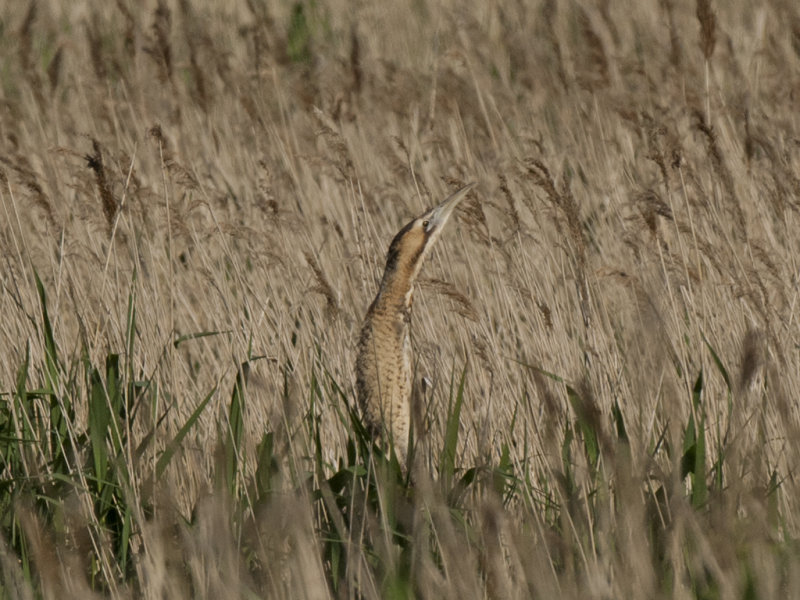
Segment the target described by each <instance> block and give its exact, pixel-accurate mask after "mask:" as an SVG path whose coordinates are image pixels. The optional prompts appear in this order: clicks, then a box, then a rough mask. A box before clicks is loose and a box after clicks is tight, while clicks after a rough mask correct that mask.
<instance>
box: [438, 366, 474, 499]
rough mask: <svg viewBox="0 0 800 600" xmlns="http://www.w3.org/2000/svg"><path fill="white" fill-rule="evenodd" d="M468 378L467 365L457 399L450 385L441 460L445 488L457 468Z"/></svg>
mask: <svg viewBox="0 0 800 600" xmlns="http://www.w3.org/2000/svg"><path fill="white" fill-rule="evenodd" d="M466 379H467V366H466V365H464V369H463V371H461V380H460V382H459V384H458V391H457V392H456V396H455V399H454V398H453V394H452V384H451V386H450V390H451V393H450V403H449V406H448V411H447V427H446V429H445V436H444V447H443V448H442V455H441V461H440V467H439V472H440V475H441V476H442V478H443V481H444V482H445V489H448V488H449V487H450V483H451V482H452V480H453V476H454V475H455V470H456V449H457V446H458V430H459V427H460V425H461V405H462V404H463V402H464V384H465V383H466Z"/></svg>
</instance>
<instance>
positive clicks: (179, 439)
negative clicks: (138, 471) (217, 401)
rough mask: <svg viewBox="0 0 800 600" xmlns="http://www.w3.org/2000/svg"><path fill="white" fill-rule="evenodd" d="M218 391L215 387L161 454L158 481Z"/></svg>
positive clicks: (157, 469)
mask: <svg viewBox="0 0 800 600" xmlns="http://www.w3.org/2000/svg"><path fill="white" fill-rule="evenodd" d="M216 391H217V386H214V389H213V390H211V391H210V392H209V393H208V395H207V396H206V397H205V398H203V399H202V400H201V401H200V404H198V405H197V408H195V409H194V411H192V414H191V416H190V417H189V418H188V419H187V420H186V423H184V424H183V427H181V428H180V429H179V430H178V433H177V434H175V437H174V438H172V440H171V441H170V442H169V443H168V444H167V447H166V448H164V452H162V453H161V456H159V457H158V461H157V462H156V481H157V480H159V479H161V476H162V475H163V474H164V471H165V470H166V469H167V467H168V466H169V463H170V461H171V460H172V457H173V456H174V455H175V452H176V451H177V450H178V448H180V447H181V444H182V443H183V438H185V437H186V434H188V433H189V431H190V430H191V429H192V427H194V425H195V423H197V420H198V419H199V418H200V415H201V414H202V413H203V411H204V410H205V408H206V406H208V403H209V401H210V400H211V398H213V397H214V394H215V393H216Z"/></svg>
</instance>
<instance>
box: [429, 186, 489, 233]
mask: <svg viewBox="0 0 800 600" xmlns="http://www.w3.org/2000/svg"><path fill="white" fill-rule="evenodd" d="M476 185H477V184H476V183H475V182H474V181H473V182H472V183H468V184H467V185H465V186H464V187H462V188H460V189H458V190H456V191H455V192H453V193H452V194H451V195H450V196H449V197H448V198H447V200H445V201H444V202H442V203H441V204H440V205H439V206H437V207H436V208H434V209H433V210H432V211H431V213H430V215H431V216H430V218H429V219H428V221H430V224H429V225H428V231H434V230H435V229H439V228H440V227H442V226H443V225H444V224H445V223H447V220H448V219H449V218H450V215H451V214H453V210H455V208H456V206H457V205H458V203H459V202H461V200H462V199H463V198H464V196H466V195H467V192H468V191H470V190H471V189H472V188H474V187H475V186H476Z"/></svg>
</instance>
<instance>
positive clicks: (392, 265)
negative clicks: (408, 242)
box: [386, 219, 417, 273]
mask: <svg viewBox="0 0 800 600" xmlns="http://www.w3.org/2000/svg"><path fill="white" fill-rule="evenodd" d="M416 222H417V220H416V219H414V220H413V221H411V222H410V223H408V224H407V225H406V226H405V227H403V228H402V229H401V230H400V231H398V232H397V235H396V236H394V239H393V240H392V243H391V244H389V252H387V253H386V272H387V273H388V272H390V271H395V270H396V269H397V262H398V261H399V260H400V245H401V244H402V240H403V236H404V235H405V234H407V233H408V232H409V231H410V230H411V228H412V227H413V226H414V223H416Z"/></svg>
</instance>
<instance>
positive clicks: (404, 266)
mask: <svg viewBox="0 0 800 600" xmlns="http://www.w3.org/2000/svg"><path fill="white" fill-rule="evenodd" d="M473 187H475V183H469V184H467V185H465V186H464V187H462V188H460V189H459V190H457V191H455V192H454V193H453V194H451V195H450V197H449V198H447V200H445V201H444V202H442V203H441V204H440V205H439V206H437V207H435V208H432V209H431V210H429V211H428V212H426V213H424V214H422V215H420V216H418V217H417V218H416V219H414V220H413V221H411V222H410V223H409V224H408V225H406V226H405V227H403V228H402V229H401V230H400V231H399V232H398V234H397V235H396V236H395V237H394V239H393V240H392V243H391V245H390V246H389V252H388V254H387V256H386V271H385V272H384V275H383V282H382V284H381V287H382V288H385V287H387V286H388V285H390V284H391V283H392V281H398V282H402V283H403V285H404V286H406V287H409V288H410V287H411V286H413V284H414V281H415V280H416V278H417V275H418V274H419V270H420V268H421V267H422V262H423V261H424V259H425V256H426V255H427V253H428V252H429V251H430V249H431V248H432V247H433V245H434V244H435V243H436V240H437V239H439V236H440V235H441V234H442V229H443V228H444V226H445V224H446V223H447V221H448V219H450V215H452V214H453V211H454V210H455V208H456V206H457V205H458V203H459V202H461V200H462V199H463V198H464V196H466V194H467V192H468V191H470V190H471V189H472V188H473ZM408 303H410V298H409V301H408Z"/></svg>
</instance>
